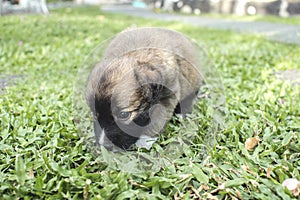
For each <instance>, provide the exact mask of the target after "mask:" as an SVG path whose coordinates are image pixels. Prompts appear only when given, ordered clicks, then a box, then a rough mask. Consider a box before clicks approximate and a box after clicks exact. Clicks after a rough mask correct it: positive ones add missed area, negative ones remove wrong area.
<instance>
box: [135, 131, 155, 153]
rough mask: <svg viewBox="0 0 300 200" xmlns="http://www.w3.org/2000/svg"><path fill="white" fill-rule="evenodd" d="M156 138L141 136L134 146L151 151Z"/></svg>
mask: <svg viewBox="0 0 300 200" xmlns="http://www.w3.org/2000/svg"><path fill="white" fill-rule="evenodd" d="M157 139H158V137H150V136H147V135H142V136H141V137H140V138H139V139H138V140H137V141H136V143H135V145H136V146H137V147H139V148H145V149H147V150H149V149H151V147H152V145H153V143H154V142H156V140H157Z"/></svg>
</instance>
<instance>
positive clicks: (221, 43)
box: [0, 7, 300, 200]
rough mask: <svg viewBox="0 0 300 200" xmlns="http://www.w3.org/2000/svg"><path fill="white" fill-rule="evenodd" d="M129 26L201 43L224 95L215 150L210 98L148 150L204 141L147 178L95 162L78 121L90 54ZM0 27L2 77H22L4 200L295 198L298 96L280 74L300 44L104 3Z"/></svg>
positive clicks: (10, 100) (8, 141) (8, 99)
mask: <svg viewBox="0 0 300 200" xmlns="http://www.w3.org/2000/svg"><path fill="white" fill-rule="evenodd" d="M131 24H136V25H137V26H160V27H166V28H170V29H174V30H178V31H181V32H183V33H185V34H186V35H188V36H190V37H192V38H194V39H195V40H197V41H198V42H199V43H201V44H202V45H203V46H205V47H206V51H207V52H208V55H209V57H210V59H211V60H212V61H213V62H214V63H215V66H216V69H217V70H218V72H219V74H220V75H221V77H222V80H223V86H224V91H225V94H226V109H225V111H224V113H225V119H224V127H223V129H222V130H221V131H220V132H219V133H218V135H217V137H216V140H217V143H216V145H215V146H211V147H210V148H207V151H203V147H207V145H206V144H205V142H206V141H207V140H206V138H207V135H209V134H211V133H210V131H211V129H210V126H211V125H212V124H211V122H212V120H211V119H210V116H209V115H207V114H206V113H210V112H209V111H210V106H209V100H208V99H201V100H200V101H199V103H198V104H197V108H195V110H194V112H193V113H192V114H191V115H190V116H189V118H188V119H186V120H184V121H183V122H182V123H180V124H176V123H170V124H169V125H168V126H167V127H166V133H165V135H164V136H162V137H161V138H160V142H158V143H157V144H155V145H154V147H153V148H152V149H151V151H150V152H146V154H148V155H150V156H151V155H157V152H158V154H159V153H161V154H163V153H164V151H163V150H162V149H163V148H165V147H167V145H168V144H169V143H171V142H172V140H170V138H169V136H172V135H176V134H179V133H182V132H183V133H185V132H191V133H193V134H195V135H196V137H195V138H194V140H193V141H192V143H191V145H189V146H187V147H186V148H184V149H183V152H182V153H181V154H179V155H173V157H171V156H170V158H172V159H171V161H170V162H169V163H168V165H167V166H166V165H164V166H158V167H157V168H151V169H152V170H151V169H150V170H149V171H142V172H140V173H129V172H126V171H120V170H118V169H115V168H114V167H113V165H114V163H111V164H110V163H109V162H114V158H112V157H110V156H111V155H110V154H109V152H106V151H104V150H102V154H103V155H102V156H101V155H98V154H96V153H95V149H93V148H90V146H91V144H90V143H89V142H86V140H87V138H86V137H83V136H82V135H81V134H80V133H78V131H77V129H76V126H75V123H74V120H75V118H76V117H75V118H74V116H73V115H72V112H73V106H72V101H73V86H74V84H75V83H74V80H75V79H76V76H77V71H78V69H80V68H81V67H82V65H83V63H84V61H85V59H86V58H87V55H88V54H89V53H90V52H91V51H92V50H93V49H94V48H95V47H96V46H97V45H98V44H99V43H101V42H102V41H104V40H105V39H107V38H109V37H111V36H112V35H114V34H116V33H118V32H119V31H121V30H123V29H125V28H126V27H128V26H130V25H131ZM0 27H2V28H1V33H0V74H2V75H19V76H21V77H22V78H19V79H18V81H17V82H16V84H15V85H11V86H10V87H7V88H6V89H5V91H4V93H2V94H1V98H0V111H1V112H0V115H1V126H0V127H1V128H0V131H1V132H0V138H1V141H0V152H1V153H0V183H1V184H0V197H1V199H172V198H174V199H192V198H197V197H199V198H203V199H273V200H277V199H278V200H279V199H293V198H294V199H295V198H296V197H293V195H292V194H291V193H290V192H289V191H287V190H286V189H284V188H283V187H282V186H281V183H282V182H283V181H284V180H285V179H286V178H292V177H293V178H297V179H298V180H300V173H299V170H300V167H299V166H300V157H299V152H300V98H299V95H300V88H299V87H298V86H292V85H291V84H289V83H288V82H283V81H280V80H278V79H276V77H275V76H274V73H275V72H277V71H280V70H286V69H300V68H299V63H300V57H299V47H298V46H293V45H285V44H280V43H275V42H269V41H266V40H264V38H262V37H256V36H251V35H241V34H235V33H232V32H229V31H226V32H225V31H217V30H209V29H202V28H197V27H193V26H187V25H184V24H181V23H178V22H174V23H172V22H161V21H154V20H143V19H139V18H133V17H128V16H123V15H112V14H104V13H101V12H100V11H99V9H98V8H96V7H86V8H76V9H71V8H67V9H60V10H56V11H53V12H52V14H51V15H49V16H40V15H36V16H34V15H26V16H6V17H3V18H1V21H0ZM255 136H257V137H259V139H260V141H259V143H258V145H257V146H256V147H255V148H254V150H253V151H250V150H247V149H246V148H245V141H246V140H247V139H248V138H252V137H255ZM173 142H174V141H173ZM203 152H205V153H203ZM123 164H124V163H123ZM130 164H131V163H130V162H126V163H125V167H127V168H130Z"/></svg>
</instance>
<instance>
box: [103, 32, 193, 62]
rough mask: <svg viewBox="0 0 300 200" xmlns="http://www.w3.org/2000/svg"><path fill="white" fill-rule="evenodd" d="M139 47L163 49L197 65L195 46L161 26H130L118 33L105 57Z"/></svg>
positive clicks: (115, 56) (114, 55)
mask: <svg viewBox="0 0 300 200" xmlns="http://www.w3.org/2000/svg"><path fill="white" fill-rule="evenodd" d="M141 48H158V49H163V50H166V51H169V52H172V53H173V54H176V55H178V56H180V57H183V58H185V59H186V60H187V61H189V62H190V63H191V64H193V65H195V66H197V60H196V58H197V56H196V52H197V51H196V50H195V47H194V46H193V45H192V43H191V42H190V41H189V40H188V39H187V38H186V37H185V36H183V35H182V34H180V33H178V32H175V31H171V30H167V29H162V28H151V27H150V28H131V29H128V30H125V31H123V32H121V33H120V34H118V35H117V36H116V37H115V38H114V39H113V40H112V42H111V44H110V45H109V47H108V49H107V50H106V52H105V55H104V58H105V59H109V60H110V59H114V58H117V57H119V56H122V55H124V54H126V53H128V52H131V51H134V50H137V49H141Z"/></svg>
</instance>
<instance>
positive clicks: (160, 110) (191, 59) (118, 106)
mask: <svg viewBox="0 0 300 200" xmlns="http://www.w3.org/2000/svg"><path fill="white" fill-rule="evenodd" d="M195 52H196V51H195V49H194V47H193V45H192V44H191V43H190V42H189V40H187V39H186V38H185V37H183V36H182V35H181V34H179V33H176V32H173V31H169V30H165V29H159V28H144V29H133V30H127V31H124V32H122V33H120V34H119V35H117V36H116V38H114V39H113V41H112V42H111V44H110V46H109V47H108V49H107V51H106V52H105V55H104V57H103V60H102V61H101V62H100V63H98V64H97V65H96V66H95V67H94V69H93V70H92V72H91V73H90V76H89V79H88V82H87V90H86V97H87V101H88V103H89V106H90V108H91V110H92V112H93V114H94V115H95V116H96V117H95V120H97V116H99V115H101V114H103V113H101V112H102V111H101V110H96V109H95V101H96V100H97V101H100V102H101V101H104V100H107V99H108V101H111V104H109V105H111V114H112V115H113V117H114V119H115V123H116V124H120V123H121V125H120V126H122V125H123V124H125V125H126V124H127V125H128V124H130V123H131V121H130V120H133V119H135V117H137V116H139V115H140V114H141V113H142V112H144V111H145V109H146V108H148V107H149V106H151V108H150V110H149V113H150V114H149V115H150V118H151V123H150V124H149V125H148V126H146V127H145V128H141V129H140V130H139V132H142V134H146V135H149V136H154V135H157V134H158V133H159V132H160V131H161V130H162V129H163V128H164V125H165V123H166V122H167V121H168V120H169V119H170V118H171V117H172V115H173V113H174V110H175V108H176V106H177V105H178V103H181V104H182V105H183V106H182V108H181V113H183V114H185V113H187V112H188V111H189V110H190V107H191V104H192V100H193V99H194V97H195V93H196V92H197V91H198V89H199V87H200V84H201V81H202V79H201V75H200V72H199V71H198V68H197V66H198V65H199V63H198V60H197V57H196V54H195ZM156 101H157V102H156ZM153 102H154V103H153ZM155 102H156V103H155ZM152 104H153V105H152ZM120 110H125V111H128V112H130V113H131V114H132V115H131V119H130V120H129V121H126V122H119V121H118V119H117V118H116V115H117V112H119V111H120ZM96 134H97V133H96ZM107 134H109V133H107ZM129 134H130V133H129Z"/></svg>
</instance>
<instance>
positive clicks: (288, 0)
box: [0, 0, 300, 17]
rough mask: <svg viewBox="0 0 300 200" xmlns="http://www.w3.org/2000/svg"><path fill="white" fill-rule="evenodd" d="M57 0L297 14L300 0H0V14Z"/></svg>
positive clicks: (63, 0)
mask: <svg viewBox="0 0 300 200" xmlns="http://www.w3.org/2000/svg"><path fill="white" fill-rule="evenodd" d="M60 4H75V5H107V4H118V5H124V6H133V7H137V8H148V9H154V10H156V11H158V10H159V11H166V12H182V13H188V14H196V15H199V14H203V13H217V14H235V15H239V16H244V15H277V16H281V17H288V16H292V15H300V0H0V12H1V14H7V13H13V12H16V11H18V10H19V11H23V12H24V11H27V12H40V13H48V10H47V5H48V6H55V5H60Z"/></svg>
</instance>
